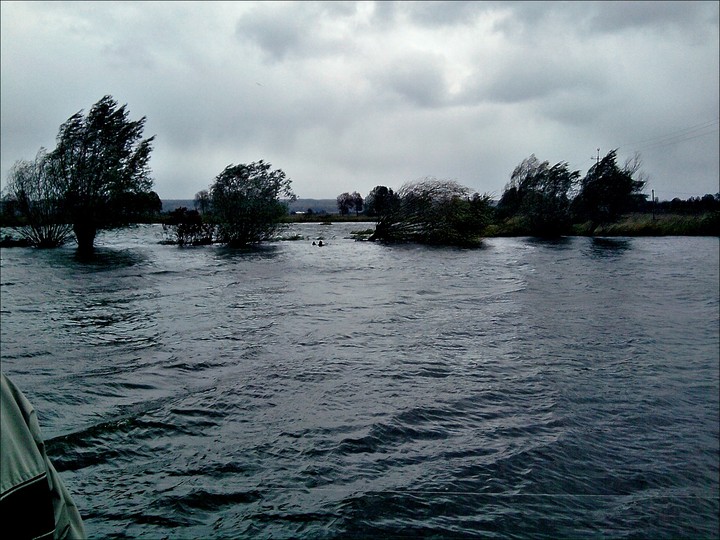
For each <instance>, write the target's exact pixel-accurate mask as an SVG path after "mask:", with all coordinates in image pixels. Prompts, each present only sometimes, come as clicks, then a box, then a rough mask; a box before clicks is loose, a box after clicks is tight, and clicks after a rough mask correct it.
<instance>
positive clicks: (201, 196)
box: [195, 189, 211, 214]
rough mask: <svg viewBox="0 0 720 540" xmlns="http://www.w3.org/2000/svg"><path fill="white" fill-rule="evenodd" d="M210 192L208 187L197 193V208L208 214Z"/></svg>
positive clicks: (200, 211) (201, 212)
mask: <svg viewBox="0 0 720 540" xmlns="http://www.w3.org/2000/svg"><path fill="white" fill-rule="evenodd" d="M210 203H211V201H210V192H208V190H207V189H203V190H201V191H198V192H197V193H196V194H195V210H197V211H198V212H199V213H200V214H207V213H208V212H209V211H210Z"/></svg>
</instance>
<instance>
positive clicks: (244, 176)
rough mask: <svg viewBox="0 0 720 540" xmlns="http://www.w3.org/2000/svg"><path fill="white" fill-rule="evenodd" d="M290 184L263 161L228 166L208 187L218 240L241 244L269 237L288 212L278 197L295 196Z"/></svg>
mask: <svg viewBox="0 0 720 540" xmlns="http://www.w3.org/2000/svg"><path fill="white" fill-rule="evenodd" d="M290 185H291V182H290V179H289V178H287V177H286V175H285V173H284V172H283V171H282V170H281V169H276V170H274V171H273V170H271V165H270V164H269V163H265V162H264V161H262V160H260V161H256V162H253V163H250V164H248V165H245V164H243V165H228V166H227V167H226V168H225V170H223V172H221V173H220V174H219V175H218V176H217V177H216V178H215V182H214V183H213V185H212V186H211V187H210V199H211V203H212V216H213V219H214V220H215V222H216V224H217V239H218V241H219V242H222V243H224V244H228V245H231V246H244V245H247V244H254V243H258V242H261V241H263V240H267V239H269V238H270V237H271V236H272V234H273V233H274V232H275V231H276V230H277V229H278V227H279V226H280V222H281V220H282V219H283V218H284V217H285V216H286V215H287V213H288V208H287V204H286V203H285V202H283V201H282V200H281V197H284V198H285V199H289V200H291V201H292V200H295V198H296V197H295V194H294V193H293V192H292V189H291V187H290Z"/></svg>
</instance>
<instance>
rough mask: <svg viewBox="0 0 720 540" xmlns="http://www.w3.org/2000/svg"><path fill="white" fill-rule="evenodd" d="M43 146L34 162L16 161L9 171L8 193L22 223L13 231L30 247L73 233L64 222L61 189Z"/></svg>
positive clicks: (55, 242) (54, 242)
mask: <svg viewBox="0 0 720 540" xmlns="http://www.w3.org/2000/svg"><path fill="white" fill-rule="evenodd" d="M55 173H56V171H55V170H54V169H53V162H52V160H50V159H49V157H48V154H47V152H46V150H45V149H44V148H41V149H40V151H39V152H38V153H37V155H36V156H35V159H34V160H33V161H17V162H15V165H14V166H13V167H12V169H11V170H10V174H9V178H8V187H7V195H8V199H9V200H11V201H13V203H14V206H15V208H16V209H17V211H18V212H19V213H20V215H21V216H22V218H23V219H24V221H25V223H23V224H22V225H19V226H17V227H15V230H17V232H18V233H19V234H20V235H21V236H22V237H23V238H25V239H27V240H28V241H29V242H30V243H31V244H32V245H33V246H36V247H42V248H52V247H57V246H60V245H62V244H64V243H65V242H66V241H67V240H68V238H70V236H71V234H72V225H69V224H68V223H66V221H65V215H64V192H63V190H62V188H61V185H60V183H59V182H58V180H57V176H56V174H55Z"/></svg>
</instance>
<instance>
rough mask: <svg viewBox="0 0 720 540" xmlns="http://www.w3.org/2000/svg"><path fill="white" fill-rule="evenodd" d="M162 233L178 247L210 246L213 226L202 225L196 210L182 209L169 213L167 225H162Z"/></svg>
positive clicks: (201, 219) (208, 224)
mask: <svg viewBox="0 0 720 540" xmlns="http://www.w3.org/2000/svg"><path fill="white" fill-rule="evenodd" d="M163 231H164V232H165V234H166V235H172V236H173V237H174V241H173V243H176V244H178V245H180V246H185V245H190V246H202V245H208V244H212V241H213V233H214V231H215V226H214V225H212V224H211V223H204V222H203V218H202V216H201V215H200V213H199V212H198V211H197V210H188V209H187V208H185V207H182V208H176V209H175V210H173V211H172V212H170V215H169V217H168V221H167V224H163Z"/></svg>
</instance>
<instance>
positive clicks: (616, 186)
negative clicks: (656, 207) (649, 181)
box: [573, 150, 645, 228]
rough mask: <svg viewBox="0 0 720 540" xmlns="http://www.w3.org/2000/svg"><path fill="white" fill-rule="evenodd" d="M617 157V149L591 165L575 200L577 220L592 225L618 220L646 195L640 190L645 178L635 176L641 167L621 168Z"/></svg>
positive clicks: (574, 206)
mask: <svg viewBox="0 0 720 540" xmlns="http://www.w3.org/2000/svg"><path fill="white" fill-rule="evenodd" d="M616 159H617V150H611V151H610V152H608V154H607V155H606V156H605V157H604V158H603V159H602V160H600V161H599V162H598V163H596V164H595V165H593V166H592V167H590V169H589V170H588V172H587V174H586V175H585V177H584V178H583V179H582V181H581V183H580V191H579V193H578V195H577V197H575V200H574V201H573V208H574V210H575V213H576V216H577V219H582V220H586V221H590V222H591V224H592V227H593V228H595V227H597V226H598V225H605V224H607V223H612V222H613V221H616V220H617V219H618V218H619V217H620V215H622V214H623V213H625V212H627V211H629V210H630V209H631V208H632V207H633V205H634V203H635V202H636V201H637V200H638V198H644V195H642V194H641V193H640V192H641V191H642V189H643V187H644V186H645V180H644V179H643V178H639V179H635V178H633V174H635V173H637V172H638V168H634V167H633V165H632V164H630V165H629V166H628V165H626V167H625V168H622V169H621V168H620V167H618V165H617V162H616Z"/></svg>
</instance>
